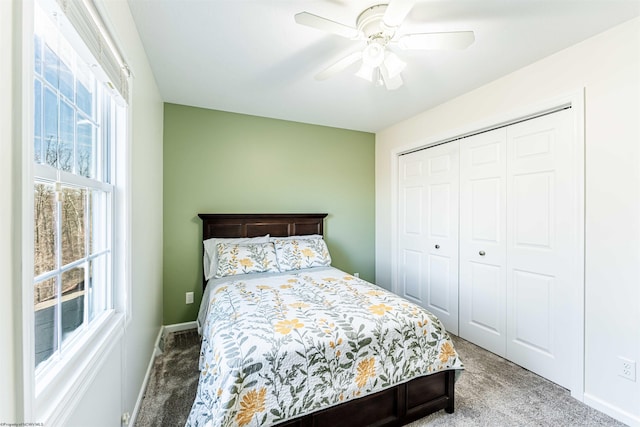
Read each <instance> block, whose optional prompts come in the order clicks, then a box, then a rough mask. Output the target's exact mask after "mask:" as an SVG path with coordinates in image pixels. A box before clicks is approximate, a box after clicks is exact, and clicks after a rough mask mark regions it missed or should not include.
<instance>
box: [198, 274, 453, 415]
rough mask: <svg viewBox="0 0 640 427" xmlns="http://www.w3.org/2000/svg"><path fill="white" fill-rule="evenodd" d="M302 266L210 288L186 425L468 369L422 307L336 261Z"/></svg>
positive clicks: (295, 407)
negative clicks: (195, 387) (194, 390)
mask: <svg viewBox="0 0 640 427" xmlns="http://www.w3.org/2000/svg"><path fill="white" fill-rule="evenodd" d="M294 273H295V274H287V273H282V274H277V275H271V276H266V277H257V278H252V277H248V276H250V275H246V276H244V277H243V276H235V277H232V278H229V280H228V281H226V282H222V283H218V284H216V285H215V287H213V288H212V289H211V290H210V299H209V302H208V314H207V317H206V320H205V321H204V323H203V328H202V348H201V352H200V370H201V374H200V382H199V384H198V391H197V394H196V399H195V401H194V403H193V407H192V410H191V413H190V414H189V419H188V421H187V426H192V427H195V426H200V427H203V426H268V425H273V424H277V423H281V422H284V421H286V420H289V419H292V418H296V417H299V416H302V415H305V414H308V413H311V412H313V411H316V410H318V409H321V408H325V407H329V406H332V405H336V404H339V403H342V402H344V401H346V400H349V399H355V398H358V397H362V396H365V395H367V394H371V393H375V392H377V391H380V390H383V389H385V388H388V387H392V386H394V385H397V384H400V383H403V382H406V381H409V380H411V379H413V378H416V377H419V376H424V375H429V374H432V373H435V372H438V371H442V370H448V369H463V366H462V363H461V361H460V360H459V358H458V355H457V353H456V351H455V349H454V347H453V345H452V342H451V340H450V338H449V336H448V334H447V332H446V331H445V330H444V327H443V326H442V324H441V323H440V321H439V320H438V319H437V318H436V317H435V316H434V315H433V314H431V313H430V312H428V311H426V310H424V309H423V308H421V307H418V306H416V305H414V304H412V303H410V302H408V301H407V300H405V299H403V298H401V297H399V296H397V295H395V294H393V293H391V292H388V291H386V290H384V289H382V288H380V287H378V286H376V285H373V284H371V283H368V282H366V281H363V280H361V279H358V278H355V277H353V276H350V275H347V274H346V273H344V272H342V271H340V270H337V269H334V268H332V267H327V268H324V267H323V268H316V269H308V270H299V271H296V272H294ZM209 286H212V285H211V284H210V285H209Z"/></svg>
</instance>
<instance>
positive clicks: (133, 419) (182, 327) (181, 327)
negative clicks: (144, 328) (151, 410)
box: [128, 321, 198, 427]
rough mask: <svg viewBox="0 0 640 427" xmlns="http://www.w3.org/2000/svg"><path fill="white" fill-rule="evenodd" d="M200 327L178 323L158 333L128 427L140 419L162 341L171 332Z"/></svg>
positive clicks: (166, 326)
mask: <svg viewBox="0 0 640 427" xmlns="http://www.w3.org/2000/svg"><path fill="white" fill-rule="evenodd" d="M197 327H198V324H197V322H195V321H193V322H184V323H176V324H173V325H165V326H162V327H161V328H160V330H159V331H158V336H157V337H156V342H155V345H154V346H153V353H152V354H151V360H149V365H148V366H147V372H146V373H145V374H144V380H143V381H142V386H141V387H140V391H139V392H138V399H137V400H136V405H135V406H134V408H133V412H132V413H131V417H130V418H129V424H128V427H133V426H134V425H135V424H136V418H138V412H139V411H140V405H142V399H143V398H144V392H145V391H146V390H147V383H148V382H149V378H150V376H151V370H152V369H153V364H154V362H155V360H156V356H158V355H159V354H161V353H162V349H161V348H160V347H161V346H160V341H161V340H162V339H163V338H164V336H165V335H167V334H168V333H171V332H179V331H186V330H189V329H196V328H197Z"/></svg>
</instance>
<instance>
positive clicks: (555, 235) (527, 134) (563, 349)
mask: <svg viewBox="0 0 640 427" xmlns="http://www.w3.org/2000/svg"><path fill="white" fill-rule="evenodd" d="M571 123H572V120H571V115H570V112H569V111H568V110H565V111H560V112H557V113H553V114H550V115H547V116H543V117H540V118H536V119H534V120H528V121H525V122H522V123H519V124H516V125H513V126H510V127H509V128H508V129H507V139H508V142H507V144H508V159H507V176H508V181H507V199H508V210H507V224H508V229H507V235H508V256H507V275H508V278H507V284H508V285H507V325H508V330H507V358H508V359H510V360H512V361H513V362H515V363H517V364H519V365H522V366H524V367H525V368H527V369H529V370H531V371H533V372H536V373H538V374H540V375H542V376H543V377H545V378H548V379H550V380H551V381H554V382H555V383H557V384H559V385H561V386H564V387H568V388H570V385H571V384H570V381H571V374H570V373H571V372H572V369H571V365H570V362H571V357H572V356H571V355H572V354H573V353H572V348H571V343H572V337H571V335H570V334H571V333H572V331H576V330H581V329H580V328H579V327H578V328H576V325H575V319H576V313H575V307H576V301H575V300H576V289H577V288H576V286H579V284H578V283H577V276H576V271H575V268H576V267H575V253H576V247H577V246H576V245H577V243H576V242H577V237H578V233H579V230H578V229H577V227H576V226H575V224H576V223H577V221H576V220H577V214H578V213H577V203H576V201H577V191H578V186H577V183H576V181H577V178H576V171H574V168H573V166H572V165H574V164H575V162H574V156H575V154H574V153H575V152H574V147H575V144H574V142H573V139H572V133H571ZM578 304H579V302H578Z"/></svg>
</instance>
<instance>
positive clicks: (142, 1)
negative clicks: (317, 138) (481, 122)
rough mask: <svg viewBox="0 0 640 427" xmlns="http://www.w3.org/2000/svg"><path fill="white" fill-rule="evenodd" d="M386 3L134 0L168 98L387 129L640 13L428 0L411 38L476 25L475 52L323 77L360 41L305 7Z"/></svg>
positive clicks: (340, 8) (352, 14)
mask: <svg viewBox="0 0 640 427" xmlns="http://www.w3.org/2000/svg"><path fill="white" fill-rule="evenodd" d="M384 2H385V1H381V0H324V1H319V0H315V1H309V0H129V4H130V7H131V11H132V13H133V17H134V19H135V22H136V25H137V27H138V30H139V32H140V36H141V38H142V42H143V44H144V46H145V49H146V52H147V55H148V57H149V61H150V63H151V67H152V69H153V73H154V75H155V77H156V81H157V83H158V86H159V88H160V92H161V94H162V97H163V99H164V100H165V101H166V102H170V103H176V104H184V105H190V106H196V107H203V108H209V109H215V110H223V111H230V112H237V113H243V114H250V115H256V116H263V117H271V118H277V119H284V120H292V121H297V122H304V123H313V124H319V125H325V126H332V127H338V128H345V129H354V130H361V131H367V132H376V131H379V130H381V129H384V128H386V127H388V126H390V125H392V124H395V123H397V122H399V121H402V120H404V119H406V118H409V117H411V116H413V115H415V114H417V113H419V112H421V111H424V110H427V109H429V108H431V107H434V106H436V105H438V104H441V103H443V102H445V101H447V100H449V99H452V98H454V97H456V96H458V95H461V94H463V93H465V92H468V91H470V90H472V89H474V88H477V87H479V86H481V85H483V84H485V83H488V82H490V81H492V80H495V79H496V78H499V77H501V76H503V75H505V74H508V73H510V72H512V71H514V70H517V69H519V68H521V67H523V66H525V65H527V64H530V63H532V62H535V61H537V60H538V59H540V58H543V57H545V56H548V55H550V54H552V53H554V52H557V51H559V50H562V49H564V48H566V47H569V46H571V45H573V44H575V43H578V42H579V41H581V40H584V39H586V38H588V37H590V36H592V35H595V34H597V33H600V32H602V31H604V30H606V29H608V28H610V27H613V26H615V25H617V24H619V23H622V22H624V21H627V20H629V19H632V18H633V17H635V16H638V15H640V0H418V2H417V3H416V5H415V6H414V7H413V9H412V10H411V12H410V13H409V15H408V16H407V18H406V19H405V21H404V23H403V25H402V26H401V27H400V32H401V33H409V32H442V31H460V30H473V31H474V32H475V37H476V40H475V43H474V44H473V45H471V46H470V47H469V48H467V49H466V50H456V51H396V53H398V56H400V57H401V58H402V59H403V60H404V61H405V62H407V63H408V65H407V67H406V68H405V70H404V71H403V73H402V77H403V80H404V85H403V86H402V87H400V88H399V89H397V90H395V91H387V90H386V89H384V88H383V87H382V88H381V87H375V86H374V85H373V84H371V83H369V82H367V81H365V80H362V79H360V78H358V77H356V76H354V73H355V71H357V69H358V65H357V64H354V65H352V66H351V67H349V68H348V69H346V70H345V71H343V72H342V73H340V74H339V75H337V76H335V77H332V78H331V79H329V80H325V81H317V80H316V79H314V75H315V74H317V73H318V72H320V71H322V70H323V69H325V68H326V67H327V66H329V65H331V64H332V63H333V62H335V61H337V60H338V59H340V58H342V57H344V56H346V55H347V54H349V53H351V52H353V51H355V50H361V49H362V48H363V47H364V46H365V42H364V41H353V40H349V39H345V38H342V37H340V36H337V35H333V34H328V33H324V32H322V31H319V30H316V29H314V28H310V27H306V26H302V25H299V24H296V22H295V21H294V18H293V17H294V15H295V14H296V13H298V12H302V11H306V12H310V13H313V14H315V15H321V16H323V17H326V18H329V19H331V20H334V21H338V22H340V23H343V24H346V25H349V26H355V20H356V17H357V16H358V14H359V13H360V12H361V11H362V10H364V9H366V8H367V7H370V6H372V5H375V4H379V3H384Z"/></svg>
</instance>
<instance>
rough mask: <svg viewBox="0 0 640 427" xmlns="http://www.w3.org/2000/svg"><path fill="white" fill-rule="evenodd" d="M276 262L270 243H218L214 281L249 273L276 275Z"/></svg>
mask: <svg viewBox="0 0 640 427" xmlns="http://www.w3.org/2000/svg"><path fill="white" fill-rule="evenodd" d="M279 271H280V269H279V268H278V261H277V260H276V251H275V248H274V246H273V243H272V242H268V243H218V270H217V271H216V275H215V276H214V277H215V278H216V279H219V278H221V277H226V276H236V275H238V274H251V273H277V272H279Z"/></svg>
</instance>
